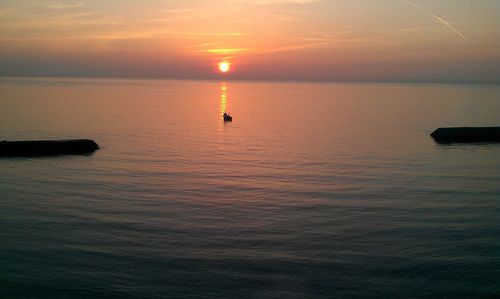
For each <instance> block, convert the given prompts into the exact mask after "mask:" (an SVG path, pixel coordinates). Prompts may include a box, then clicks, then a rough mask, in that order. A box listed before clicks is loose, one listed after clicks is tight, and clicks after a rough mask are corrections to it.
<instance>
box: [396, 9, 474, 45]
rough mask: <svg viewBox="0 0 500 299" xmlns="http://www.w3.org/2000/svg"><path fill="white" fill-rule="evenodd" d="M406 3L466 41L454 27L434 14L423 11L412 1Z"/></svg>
mask: <svg viewBox="0 0 500 299" xmlns="http://www.w3.org/2000/svg"><path fill="white" fill-rule="evenodd" d="M406 3H408V4H410V5H411V6H413V7H415V8H416V9H418V10H420V11H421V12H423V13H425V14H426V15H428V16H431V17H433V18H434V19H436V21H438V22H439V23H441V24H443V25H445V26H446V27H448V28H450V29H451V30H453V32H455V33H456V34H458V35H460V37H461V38H463V39H467V37H465V35H463V34H462V33H461V32H460V31H458V30H457V29H456V28H455V27H453V26H451V25H450V23H448V22H447V21H446V20H444V19H442V18H440V17H438V16H436V15H435V14H433V13H432V12H430V11H428V10H425V9H424V8H422V7H421V6H419V5H417V4H416V3H413V2H412V1H410V0H406Z"/></svg>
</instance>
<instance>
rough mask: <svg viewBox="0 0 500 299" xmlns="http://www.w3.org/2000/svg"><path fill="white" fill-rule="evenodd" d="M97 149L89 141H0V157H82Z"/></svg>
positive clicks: (97, 146)
mask: <svg viewBox="0 0 500 299" xmlns="http://www.w3.org/2000/svg"><path fill="white" fill-rule="evenodd" d="M98 149H99V145H97V143H96V142H95V141H93V140H90V139H72V140H32V141H5V140H4V141H0V157H34V156H57V155H84V154H90V153H93V152H95V151H96V150H98Z"/></svg>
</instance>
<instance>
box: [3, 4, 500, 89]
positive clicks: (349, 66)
mask: <svg viewBox="0 0 500 299" xmlns="http://www.w3.org/2000/svg"><path fill="white" fill-rule="evenodd" d="M499 11H500V2H499V1H498V0H476V1H473V0H439V1H431V0H412V1H406V0H374V1H366V0H349V1H348V0H253V1H251V0H184V1H173V0H143V1H131V0H100V1H97V0H80V1H78V0H75V1H61V0H36V1H35V0H2V1H0V75H3V76H9V75H18V76H27V75H36V76H112V77H165V78H218V77H219V76H220V74H218V73H217V64H218V63H219V62H220V61H221V60H224V59H226V60H229V61H231V63H232V70H231V73H230V74H229V78H235V79H261V80H266V79H273V80H311V81H429V82H483V83H498V82H499V81H500V78H499V77H500V76H499V73H500V72H499V70H500V54H499V53H500V33H499V28H500V21H499V18H498V14H499Z"/></svg>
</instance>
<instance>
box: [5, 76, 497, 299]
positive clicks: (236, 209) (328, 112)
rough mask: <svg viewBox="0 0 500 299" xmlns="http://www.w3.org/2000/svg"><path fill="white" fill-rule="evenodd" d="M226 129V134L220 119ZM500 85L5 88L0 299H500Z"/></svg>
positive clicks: (92, 82) (109, 83)
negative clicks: (490, 129)
mask: <svg viewBox="0 0 500 299" xmlns="http://www.w3.org/2000/svg"><path fill="white" fill-rule="evenodd" d="M225 112H228V113H230V114H231V115H232V116H233V121H232V122H223V120H222V114H223V113H225ZM498 125H500V86H498V85H458V84H456V85H454V84H396V83H304V82H302V83H301V82H243V81H189V80H184V81H182V80H177V81H176V80H122V79H92V78H87V79H74V78H1V79H0V140H32V139H34V140H38V139H72V138H90V139H93V140H95V141H96V142H97V143H98V144H99V146H100V149H99V150H98V151H96V152H95V153H94V154H90V155H83V156H57V157H39V158H0V298H6V299H17V298H23V299H24V298H405V299H406V298H408V299H411V298H422V299H424V298H425V299H432V298H453V299H458V298H464V299H466V298H467V299H471V298H472V299H474V298H478V299H484V298H489V299H493V298H500V144H498V143H497V144H488V143H480V144H440V143H436V142H435V141H434V140H433V139H432V138H431V137H430V136H429V134H430V133H432V132H433V131H434V130H435V129H436V128H438V127H454V126H498Z"/></svg>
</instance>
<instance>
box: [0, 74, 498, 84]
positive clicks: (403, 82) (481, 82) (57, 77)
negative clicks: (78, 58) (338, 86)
mask: <svg viewBox="0 0 500 299" xmlns="http://www.w3.org/2000/svg"><path fill="white" fill-rule="evenodd" d="M0 78H1V79H3V78H24V79H30V78H32V79H38V78H39V79H42V78H45V79H110V80H159V81H160V80H171V81H219V82H220V81H225V82H227V81H236V82H269V83H318V84H325V83H326V84H328V83H358V84H363V83H366V84H368V83H378V84H383V83H386V84H438V85H439V84H442V85H489V86H497V85H500V81H482V80H478V81H471V80H464V81H460V80H392V79H381V80H348V79H346V80H338V79H337V80H327V79H325V80H318V79H316V80H308V79H285V78H267V79H266V78H263V79H257V78H229V77H220V78H207V77H168V76H165V77H161V76H151V77H147V76H142V77H141V76H123V77H120V76H109V75H101V76H99V75H92V76H86V75H64V76H53V75H2V74H0Z"/></svg>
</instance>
